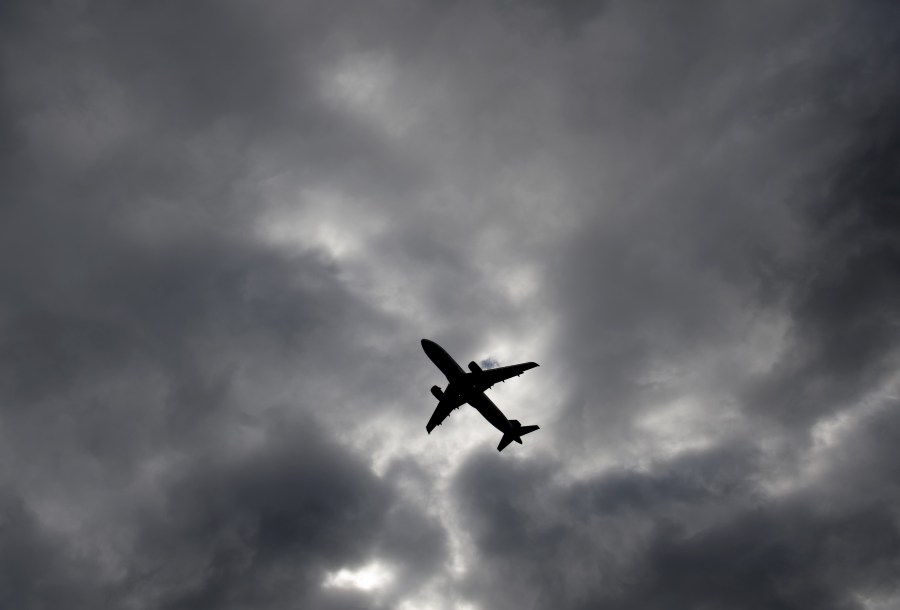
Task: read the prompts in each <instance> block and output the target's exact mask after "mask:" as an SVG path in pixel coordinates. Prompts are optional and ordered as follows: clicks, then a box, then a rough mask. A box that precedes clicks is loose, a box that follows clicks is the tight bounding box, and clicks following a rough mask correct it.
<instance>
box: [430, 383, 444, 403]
mask: <svg viewBox="0 0 900 610" xmlns="http://www.w3.org/2000/svg"><path fill="white" fill-rule="evenodd" d="M431 394H432V395H433V396H434V397H435V398H437V399H438V400H441V399H442V398H443V397H444V393H443V392H442V391H441V388H440V387H439V386H436V385H433V386H431Z"/></svg>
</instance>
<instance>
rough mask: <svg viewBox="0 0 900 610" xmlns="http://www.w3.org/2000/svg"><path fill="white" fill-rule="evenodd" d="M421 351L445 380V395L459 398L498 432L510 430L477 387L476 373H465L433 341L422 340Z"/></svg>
mask: <svg viewBox="0 0 900 610" xmlns="http://www.w3.org/2000/svg"><path fill="white" fill-rule="evenodd" d="M422 349H424V350H425V354H426V355H427V356H428V357H429V358H430V359H431V361H432V362H434V365H435V366H436V367H438V368H439V369H440V370H441V372H442V373H443V374H444V376H445V377H446V378H447V382H448V385H447V390H446V394H448V395H450V396H460V397H461V398H462V399H463V400H464V401H465V402H467V403H468V404H469V405H470V406H472V407H473V408H475V410H477V411H478V412H479V413H481V415H482V416H483V417H484V418H485V419H486V420H488V421H489V422H490V423H491V425H492V426H494V427H495V428H497V430H499V431H500V432H503V433H506V432H508V431H509V430H511V429H512V425H511V424H510V423H509V420H508V419H506V416H505V415H504V414H503V412H502V411H500V409H498V408H497V405H495V404H494V403H493V402H491V399H490V398H488V397H487V395H485V393H484V390H482V389H481V388H479V387H478V377H477V373H467V372H466V371H465V370H463V368H462V367H461V366H459V364H457V363H456V360H454V359H453V357H452V356H450V354H448V353H447V350H445V349H444V348H443V347H441V346H440V345H438V344H437V343H435V342H434V341H431V340H429V339H422Z"/></svg>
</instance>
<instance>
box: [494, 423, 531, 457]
mask: <svg viewBox="0 0 900 610" xmlns="http://www.w3.org/2000/svg"><path fill="white" fill-rule="evenodd" d="M517 423H518V422H517ZM540 428H541V427H540V426H514V428H513V429H512V430H510V431H509V432H507V433H506V434H504V435H503V438H502V439H500V444H499V445H497V451H503V450H504V449H506V446H507V445H509V444H510V443H511V442H513V441H516V442H517V443H519V444H520V445H521V444H522V437H523V436H525V435H526V434H528V433H529V432H534V431H535V430H540Z"/></svg>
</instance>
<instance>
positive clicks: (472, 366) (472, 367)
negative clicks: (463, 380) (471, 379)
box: [469, 360, 481, 373]
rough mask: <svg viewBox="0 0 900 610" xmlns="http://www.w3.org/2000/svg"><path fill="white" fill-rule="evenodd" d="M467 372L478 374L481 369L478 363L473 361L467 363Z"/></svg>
mask: <svg viewBox="0 0 900 610" xmlns="http://www.w3.org/2000/svg"><path fill="white" fill-rule="evenodd" d="M469 370H470V371H472V372H473V373H480V372H481V367H480V366H478V363H477V362H475V361H474V360H473V361H472V362H470V363H469Z"/></svg>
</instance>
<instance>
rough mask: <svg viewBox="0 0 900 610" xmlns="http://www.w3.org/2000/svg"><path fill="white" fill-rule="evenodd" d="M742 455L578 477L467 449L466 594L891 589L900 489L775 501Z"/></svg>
mask: <svg viewBox="0 0 900 610" xmlns="http://www.w3.org/2000/svg"><path fill="white" fill-rule="evenodd" d="M748 458H752V456H751V455H747V454H746V452H734V451H732V450H727V449H726V450H722V449H716V450H712V451H705V452H699V453H697V454H695V455H691V456H688V457H684V458H679V459H678V460H675V461H673V462H669V463H662V464H658V465H657V466H656V467H655V468H654V469H652V470H651V471H650V472H633V471H632V472H629V471H618V472H611V473H608V474H604V475H600V476H598V477H595V478H593V479H589V480H585V481H581V482H578V483H575V484H572V483H566V482H563V481H560V480H559V479H557V478H555V477H556V476H558V475H559V471H558V470H557V468H556V466H558V465H554V466H550V467H548V466H547V465H546V464H544V465H542V464H540V463H539V462H536V461H529V462H524V463H520V464H518V465H516V467H514V468H509V467H508V465H507V464H505V463H503V462H502V461H500V460H497V459H496V457H495V456H493V455H488V454H480V455H477V456H473V457H472V458H471V459H470V460H469V462H467V463H466V464H465V465H464V466H463V467H462V469H461V471H460V472H459V474H458V476H457V479H456V482H455V485H456V486H457V489H456V493H457V495H458V498H459V500H458V501H459V502H460V505H461V510H462V514H463V517H464V519H465V520H466V522H467V524H469V527H470V529H469V532H470V535H471V536H472V538H473V542H474V546H475V548H476V549H477V553H478V562H479V565H481V566H482V568H484V567H488V568H489V569H487V570H485V569H482V570H480V571H479V572H478V573H477V574H473V575H472V576H470V577H469V578H468V579H467V581H466V582H465V583H464V585H463V586H462V590H463V591H465V592H466V595H467V596H471V597H472V598H473V599H479V600H483V599H485V598H486V599H488V600H489V603H490V605H491V607H496V608H505V607H509V608H514V607H522V606H523V605H524V606H526V607H527V606H529V605H535V606H545V605H550V604H553V605H558V606H560V607H567V608H568V607H571V608H580V607H584V608H589V607H592V608H633V607H642V608H670V607H711V608H718V607H728V608H759V607H767V608H806V607H809V605H810V604H812V605H815V606H816V607H818V608H860V607H862V606H861V605H860V599H862V598H865V597H877V596H878V595H881V594H891V593H893V592H894V591H895V587H894V585H893V584H892V583H894V582H895V581H896V578H897V576H898V571H900V566H898V564H897V560H896V558H897V556H898V552H900V531H898V529H897V525H896V514H895V510H894V508H893V505H894V504H893V503H894V499H892V497H894V496H895V495H896V493H895V492H893V493H890V494H883V493H877V494H873V495H867V496H866V497H864V498H858V500H861V501H857V502H855V503H853V504H852V505H849V506H847V505H845V506H842V507H840V508H835V507H834V505H833V504H829V503H825V504H821V503H819V502H818V500H819V499H820V498H819V497H816V496H814V497H810V498H807V497H803V496H790V497H786V498H782V499H778V500H772V499H770V498H768V499H767V498H766V497H764V496H761V495H760V494H759V493H758V492H756V491H755V485H754V480H753V479H754V478H755V477H757V476H759V475H760V474H761V473H760V472H759V471H758V470H757V469H758V466H759V464H760V462H759V461H758V460H755V459H748ZM843 483H844V484H847V485H852V480H849V479H846V480H844V481H843ZM501 583H502V585H501Z"/></svg>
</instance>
